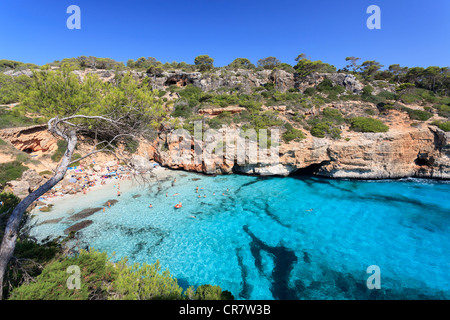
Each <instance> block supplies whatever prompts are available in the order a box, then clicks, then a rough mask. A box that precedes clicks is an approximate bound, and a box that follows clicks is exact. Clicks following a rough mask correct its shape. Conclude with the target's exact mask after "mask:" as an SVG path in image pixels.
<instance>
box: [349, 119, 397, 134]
mask: <svg viewBox="0 0 450 320" xmlns="http://www.w3.org/2000/svg"><path fill="white" fill-rule="evenodd" d="M350 123H351V127H350V128H351V129H352V130H353V131H357V132H387V131H388V130H389V127H388V126H387V125H385V124H384V123H383V122H382V121H380V120H378V119H374V118H365V117H355V118H352V119H350Z"/></svg>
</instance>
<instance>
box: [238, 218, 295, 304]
mask: <svg viewBox="0 0 450 320" xmlns="http://www.w3.org/2000/svg"><path fill="white" fill-rule="evenodd" d="M243 229H244V231H245V232H246V233H247V234H248V235H249V236H250V237H251V238H252V242H251V243H250V251H251V253H252V255H253V257H254V259H255V266H256V268H257V269H258V271H259V273H260V274H264V271H263V265H262V257H261V251H266V252H267V253H269V254H271V255H272V256H273V257H274V258H273V260H274V264H275V267H274V268H273V270H272V279H271V280H272V283H271V286H270V292H272V296H273V297H274V299H278V300H295V299H298V296H297V292H296V291H295V290H294V289H293V288H291V287H290V286H289V278H290V275H291V271H292V269H293V267H294V263H295V262H297V256H296V255H295V253H294V251H292V250H288V249H287V248H286V247H284V246H276V247H271V246H269V245H267V244H266V243H264V242H263V241H261V240H260V239H258V238H257V237H256V236H255V235H254V234H253V233H251V232H250V230H249V228H248V226H247V225H245V226H243Z"/></svg>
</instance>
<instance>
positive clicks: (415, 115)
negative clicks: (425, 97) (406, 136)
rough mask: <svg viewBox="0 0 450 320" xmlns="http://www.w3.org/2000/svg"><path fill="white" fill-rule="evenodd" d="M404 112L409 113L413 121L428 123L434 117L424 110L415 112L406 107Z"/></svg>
mask: <svg viewBox="0 0 450 320" xmlns="http://www.w3.org/2000/svg"><path fill="white" fill-rule="evenodd" d="M403 110H404V111H406V112H407V113H408V115H409V118H410V119H411V120H420V121H427V120H428V119H430V118H431V117H432V116H433V115H432V114H431V113H429V112H427V111H423V110H415V109H410V108H406V107H404V108H403Z"/></svg>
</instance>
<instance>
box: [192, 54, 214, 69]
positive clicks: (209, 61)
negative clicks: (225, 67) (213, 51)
mask: <svg viewBox="0 0 450 320" xmlns="http://www.w3.org/2000/svg"><path fill="white" fill-rule="evenodd" d="M194 63H195V65H196V66H198V67H199V70H200V71H208V70H211V69H212V68H214V59H213V58H211V57H210V56H208V55H207V54H204V55H201V56H198V57H195V60H194Z"/></svg>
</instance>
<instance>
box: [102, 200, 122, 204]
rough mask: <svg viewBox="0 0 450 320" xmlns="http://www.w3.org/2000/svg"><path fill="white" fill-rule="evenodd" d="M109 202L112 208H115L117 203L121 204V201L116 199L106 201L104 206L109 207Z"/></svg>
mask: <svg viewBox="0 0 450 320" xmlns="http://www.w3.org/2000/svg"><path fill="white" fill-rule="evenodd" d="M108 202H109V204H110V205H111V206H113V205H115V204H116V203H117V202H119V200H116V199H112V200H108V201H106V202H105V203H104V204H103V205H104V206H107V205H108Z"/></svg>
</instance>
